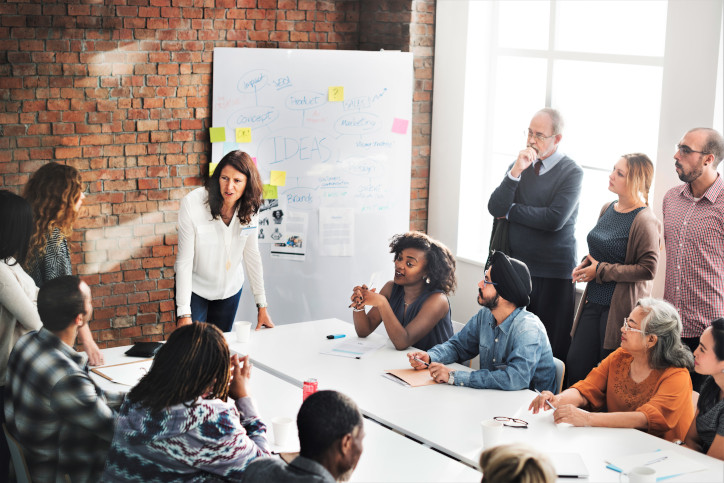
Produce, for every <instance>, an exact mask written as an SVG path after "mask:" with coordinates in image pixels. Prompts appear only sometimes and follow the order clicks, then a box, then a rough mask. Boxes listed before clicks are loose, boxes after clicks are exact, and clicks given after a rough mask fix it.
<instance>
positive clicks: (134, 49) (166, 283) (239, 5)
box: [0, 0, 434, 347]
mask: <svg viewBox="0 0 724 483" xmlns="http://www.w3.org/2000/svg"><path fill="white" fill-rule="evenodd" d="M433 41H434V0H404V1H401V0H400V1H397V0H391V1H383V0H369V1H367V0H328V1H306V0H117V1H114V2H112V4H111V2H103V1H102V0H87V1H83V2H82V3H81V2H78V1H71V2H64V3H52V2H50V1H48V0H45V1H40V0H23V1H18V2H16V1H13V0H6V1H5V2H3V3H2V4H0V187H2V188H4V189H10V190H12V191H15V192H20V190H21V189H22V186H23V185H24V184H25V182H26V181H27V179H28V177H29V175H30V173H32V172H33V171H35V170H36V169H37V168H38V167H39V166H41V165H42V164H44V163H47V162H48V161H52V160H55V161H58V162H61V163H67V164H70V165H72V166H75V167H76V168H78V169H79V170H80V171H81V173H82V176H83V179H84V181H85V182H86V183H87V184H88V186H89V194H88V196H87V198H86V201H85V204H84V206H83V208H82V212H81V218H80V219H79V220H78V221H77V222H76V225H75V231H74V234H73V238H72V240H71V252H72V262H73V265H74V267H76V270H77V273H78V274H79V275H81V276H82V277H83V279H84V280H86V281H87V282H88V283H89V284H90V285H91V289H92V291H93V298H94V302H93V305H94V307H95V315H94V320H93V324H92V326H91V328H92V329H93V331H94V336H95V337H96V339H97V340H98V341H99V345H100V346H101V347H103V346H106V345H123V344H130V343H131V342H133V341H137V340H158V339H161V338H163V337H164V335H165V334H168V333H169V332H170V331H171V330H172V329H173V326H174V324H173V320H174V301H173V276H174V273H173V263H174V260H175V249H176V216H177V210H178V206H179V200H180V199H181V198H182V197H183V196H184V195H185V194H186V193H187V192H188V191H189V190H190V189H192V188H193V187H195V186H198V185H200V184H201V183H202V179H203V178H202V176H203V173H205V168H206V163H207V162H208V156H209V153H210V144H209V142H208V128H209V127H210V105H211V72H212V55H213V49H214V48H215V47H265V48H305V49H349V50H354V49H361V50H377V49H379V48H385V49H395V50H402V51H411V52H414V54H415V60H414V65H415V90H414V107H413V123H412V130H413V131H412V132H413V160H412V176H413V180H412V190H411V209H412V210H411V220H410V226H411V228H412V229H420V230H424V229H425V228H426V221H427V192H428V172H429V170H428V167H429V154H430V123H431V119H430V113H431V89H432V57H433V51H432V46H433Z"/></svg>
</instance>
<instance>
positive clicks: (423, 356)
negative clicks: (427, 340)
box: [407, 351, 450, 383]
mask: <svg viewBox="0 0 724 483" xmlns="http://www.w3.org/2000/svg"><path fill="white" fill-rule="evenodd" d="M407 359H408V360H409V361H410V365H411V366H412V368H413V369H415V370H416V371H422V370H424V369H427V370H429V371H430V377H432V379H433V380H434V381H435V382H438V383H444V382H447V381H448V380H449V379H450V369H448V368H447V367H445V366H444V365H442V364H440V363H439V362H430V356H429V355H428V354H427V352H422V351H416V352H408V353H407ZM420 361H422V362H420Z"/></svg>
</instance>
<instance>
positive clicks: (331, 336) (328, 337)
mask: <svg viewBox="0 0 724 483" xmlns="http://www.w3.org/2000/svg"><path fill="white" fill-rule="evenodd" d="M342 337H346V336H345V335H344V334H331V335H328V336H327V339H341V338H342Z"/></svg>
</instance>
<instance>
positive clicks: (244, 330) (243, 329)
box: [234, 320, 251, 342]
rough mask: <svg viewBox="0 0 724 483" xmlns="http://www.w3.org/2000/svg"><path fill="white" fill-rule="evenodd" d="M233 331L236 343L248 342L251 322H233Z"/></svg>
mask: <svg viewBox="0 0 724 483" xmlns="http://www.w3.org/2000/svg"><path fill="white" fill-rule="evenodd" d="M234 331H235V332H236V341H237V342H249V336H250V334H251V322H246V321H241V320H240V321H238V322H234Z"/></svg>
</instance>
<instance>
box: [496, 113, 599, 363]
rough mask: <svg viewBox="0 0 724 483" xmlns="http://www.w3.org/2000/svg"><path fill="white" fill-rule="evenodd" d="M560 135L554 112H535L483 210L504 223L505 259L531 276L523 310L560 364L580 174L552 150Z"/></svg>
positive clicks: (571, 296)
mask: <svg viewBox="0 0 724 483" xmlns="http://www.w3.org/2000/svg"><path fill="white" fill-rule="evenodd" d="M562 137H563V119H562V117H561V115H560V113H559V112H558V111H557V110H555V109H551V108H544V109H541V110H540V111H538V112H537V113H536V114H535V115H534V116H533V119H531V121H530V124H529V126H528V130H527V139H526V148H525V149H523V150H522V151H520V153H519V154H518V158H517V159H516V160H515V162H514V163H513V164H511V165H510V168H509V171H508V173H507V174H506V175H505V177H504V178H503V181H502V182H501V183H500V186H498V187H497V188H496V189H495V191H493V193H492V194H491V195H490V200H489V201H488V211H489V212H490V214H491V215H493V216H494V217H495V218H504V219H506V220H508V222H509V232H508V240H509V243H510V253H507V255H510V256H511V257H514V258H517V259H518V260H520V261H522V262H523V263H525V264H526V265H527V266H528V269H529V270H530V274H531V282H532V290H531V294H530V304H528V307H527V308H528V310H530V311H531V312H533V313H534V314H536V315H537V316H538V317H539V318H540V320H541V322H543V325H544V326H545V328H546V332H547V333H548V337H549V338H550V343H551V347H552V348H553V355H554V356H555V357H557V358H559V359H561V360H565V359H566V356H567V354H568V348H569V346H570V344H571V335H570V334H571V327H572V325H573V315H574V309H575V301H576V287H575V285H574V284H572V283H571V272H573V269H574V268H575V267H576V265H578V262H577V260H576V238H575V231H576V218H577V217H578V199H579V197H580V195H581V183H582V181H583V170H582V169H581V167H580V166H578V164H576V162H575V161H573V160H572V159H571V158H569V157H568V156H566V155H565V154H563V153H562V152H561V150H560V149H558V147H559V146H558V145H559V143H560V142H561V139H562ZM582 281H588V280H582Z"/></svg>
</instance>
